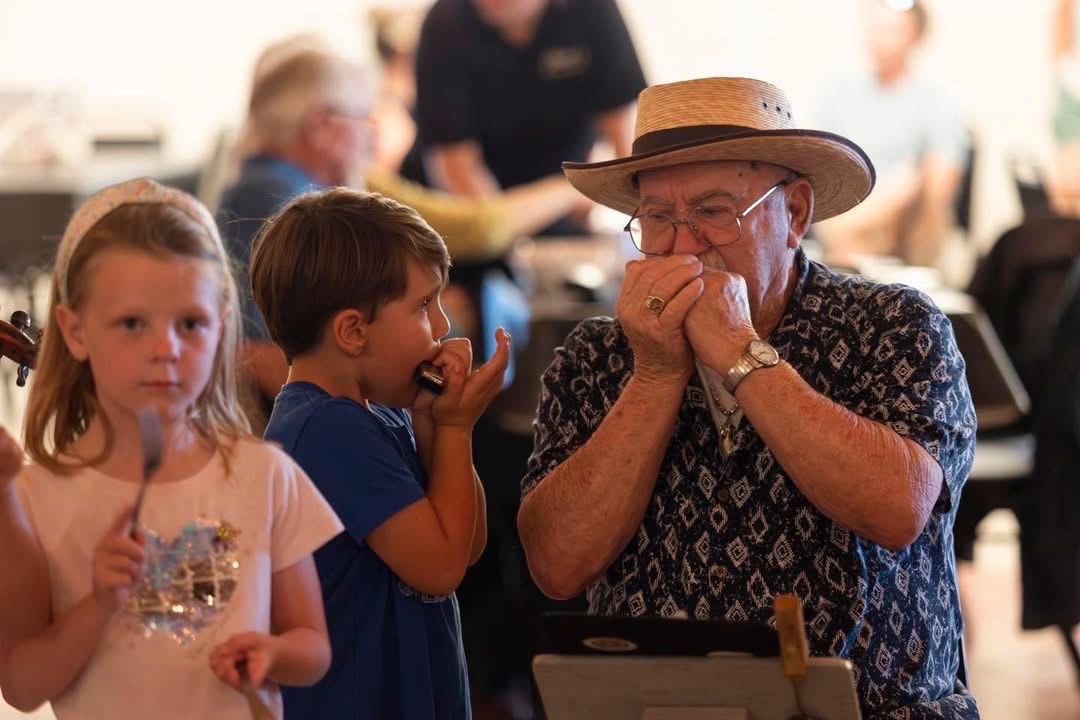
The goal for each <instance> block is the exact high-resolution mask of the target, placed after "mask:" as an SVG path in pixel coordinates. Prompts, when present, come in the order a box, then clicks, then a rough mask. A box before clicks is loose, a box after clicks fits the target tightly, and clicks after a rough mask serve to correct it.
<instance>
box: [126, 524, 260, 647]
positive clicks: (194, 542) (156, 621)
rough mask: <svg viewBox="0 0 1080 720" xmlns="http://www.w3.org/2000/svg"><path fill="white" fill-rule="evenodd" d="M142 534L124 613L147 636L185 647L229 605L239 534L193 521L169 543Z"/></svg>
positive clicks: (236, 570)
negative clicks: (141, 563)
mask: <svg viewBox="0 0 1080 720" xmlns="http://www.w3.org/2000/svg"><path fill="white" fill-rule="evenodd" d="M145 533H146V564H145V569H144V572H143V576H142V578H140V580H139V583H138V585H137V586H136V589H135V593H134V594H133V595H132V598H131V601H130V602H129V603H128V608H127V609H128V612H130V613H133V614H135V615H136V616H138V618H139V620H140V622H141V623H142V626H143V630H144V631H145V634H146V635H147V636H150V635H153V634H160V635H163V636H165V637H168V638H170V639H172V640H173V641H175V642H176V643H177V644H179V645H186V644H188V643H190V642H192V641H193V640H195V639H196V638H197V637H198V636H199V633H200V632H201V631H202V630H203V629H204V628H206V627H207V626H208V625H209V624H210V623H211V622H212V621H213V620H214V619H215V617H216V616H217V615H218V614H220V613H221V612H222V611H223V610H225V609H226V608H227V607H228V605H229V600H230V599H231V598H232V596H233V593H234V592H235V590H236V584H237V580H238V579H239V577H240V559H239V555H238V552H237V544H238V543H237V538H238V536H239V535H240V531H239V530H237V529H236V528H235V527H233V526H232V525H230V524H229V523H228V522H226V521H224V520H220V521H208V520H198V521H194V522H190V523H188V524H187V525H185V526H184V528H183V530H181V531H180V535H179V536H178V537H176V538H175V539H173V540H166V539H164V538H162V537H161V536H159V535H158V534H156V533H155V532H153V531H152V530H146V531H145Z"/></svg>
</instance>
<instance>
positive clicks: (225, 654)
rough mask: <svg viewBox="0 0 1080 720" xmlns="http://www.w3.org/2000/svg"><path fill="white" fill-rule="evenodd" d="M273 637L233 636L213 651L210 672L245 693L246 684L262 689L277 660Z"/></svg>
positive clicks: (249, 634)
mask: <svg viewBox="0 0 1080 720" xmlns="http://www.w3.org/2000/svg"><path fill="white" fill-rule="evenodd" d="M277 654H278V646H277V642H276V640H275V638H274V637H273V636H272V635H267V634H266V633H258V632H247V633H240V634H238V635H233V636H232V637H230V638H229V639H228V640H226V641H225V642H223V643H221V644H220V645H218V646H217V647H215V648H214V649H213V650H212V651H210V669H211V670H213V671H214V674H215V675H217V676H218V677H219V678H221V681H222V682H224V683H225V684H226V685H228V686H229V687H231V688H233V689H234V690H236V691H237V692H244V689H245V688H244V686H245V684H246V683H250V684H251V687H253V688H258V687H261V686H262V684H263V683H264V682H266V677H267V675H269V674H270V670H271V669H272V668H273V667H274V663H275V662H276V660H277Z"/></svg>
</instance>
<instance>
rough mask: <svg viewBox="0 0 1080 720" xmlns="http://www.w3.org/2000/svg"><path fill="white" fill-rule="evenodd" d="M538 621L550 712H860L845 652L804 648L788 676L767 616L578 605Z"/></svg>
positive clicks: (540, 677)
mask: <svg viewBox="0 0 1080 720" xmlns="http://www.w3.org/2000/svg"><path fill="white" fill-rule="evenodd" d="M544 624H545V625H546V627H545V630H546V631H547V632H544V633H542V635H541V637H543V638H544V639H545V645H544V648H543V649H542V651H541V653H540V654H538V655H536V656H535V657H534V658H533V674H534V675H535V677H536V684H537V688H538V689H539V692H540V697H541V700H542V702H543V705H544V711H545V713H546V714H547V717H548V720H609V719H611V720H614V719H616V718H618V719H619V720H627V719H632V720H792V719H793V718H820V719H822V720H824V719H828V720H859V718H860V717H861V716H860V712H859V701H858V697H857V695H856V692H855V679H854V676H853V675H852V670H851V665H850V664H849V663H848V662H847V661H846V660H842V659H840V658H816V657H815V658H809V661H808V663H807V672H806V675H805V677H803V678H802V679H800V680H797V681H792V680H789V679H788V678H787V677H785V675H784V672H783V669H782V667H781V659H780V651H779V644H778V642H777V638H776V633H775V631H773V630H772V629H771V628H770V627H768V626H767V625H758V624H753V623H731V622H723V621H699V620H667V619H660V618H612V617H591V616H581V615H551V616H547V617H545V618H544ZM796 691H797V694H798V698H797V697H796ZM800 706H801V708H802V714H800V710H799V708H800Z"/></svg>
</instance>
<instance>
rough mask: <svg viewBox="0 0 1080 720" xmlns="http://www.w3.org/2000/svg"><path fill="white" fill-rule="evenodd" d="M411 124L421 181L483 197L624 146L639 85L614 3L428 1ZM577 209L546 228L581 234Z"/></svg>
mask: <svg viewBox="0 0 1080 720" xmlns="http://www.w3.org/2000/svg"><path fill="white" fill-rule="evenodd" d="M416 63H417V72H416V76H417V119H418V127H419V139H418V142H419V143H420V144H421V150H422V157H423V164H424V170H425V176H426V178H425V179H426V181H427V182H428V183H429V184H430V185H432V186H433V187H439V188H442V189H444V190H448V191H450V192H453V193H457V194H461V195H469V196H473V197H484V196H490V195H493V194H495V193H497V192H499V191H500V189H505V188H512V187H515V186H518V185H521V184H522V183H527V182H531V181H534V180H536V179H538V178H542V177H544V176H546V175H549V174H551V173H555V172H559V169H560V164H561V163H562V162H563V161H564V160H571V161H584V160H586V159H588V157H589V155H590V153H591V152H592V151H593V146H594V144H595V143H596V141H597V140H598V139H600V140H603V141H605V142H606V143H607V145H609V146H610V150H609V151H610V152H614V154H615V155H624V154H626V153H627V152H628V151H629V144H630V137H631V134H632V131H633V125H634V100H635V98H636V97H637V94H638V92H640V91H641V90H642V88H644V87H645V77H644V74H643V73H642V71H641V65H640V63H639V62H638V58H637V53H636V51H635V50H634V45H633V43H632V41H631V40H630V35H629V33H628V32H627V29H626V25H625V23H624V22H623V19H622V16H621V15H620V14H619V9H618V7H617V6H616V4H615V0H436V2H435V4H434V5H433V6H432V8H431V10H430V12H429V13H428V15H427V17H426V18H425V20H424V24H423V28H422V30H421V33H420V45H419V47H418V49H417V55H416ZM586 230H587V227H586V225H585V223H584V213H577V214H575V215H573V216H567V217H564V218H562V219H561V220H560V221H559V222H557V223H553V224H552V225H550V226H548V227H547V228H544V230H543V231H542V233H541V234H545V235H581V234H584V233H585V232H586Z"/></svg>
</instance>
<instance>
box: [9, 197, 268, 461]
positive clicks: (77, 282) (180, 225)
mask: <svg viewBox="0 0 1080 720" xmlns="http://www.w3.org/2000/svg"><path fill="white" fill-rule="evenodd" d="M113 249H125V250H138V251H142V252H146V253H149V254H151V255H154V256H156V257H170V256H179V257H182V258H196V259H200V260H204V261H206V262H208V263H210V264H211V265H212V266H213V268H214V270H215V272H216V273H217V280H218V283H219V287H220V288H221V307H222V313H223V317H222V336H221V342H220V343H219V345H218V349H217V355H216V357H215V358H214V366H213V370H212V372H211V375H210V381H209V382H208V383H207V385H206V387H205V388H204V389H203V391H202V393H200V395H199V397H198V398H197V399H196V401H195V403H194V405H193V406H192V407H191V408H190V409H189V413H190V421H191V424H192V426H193V428H194V429H195V431H196V432H197V433H198V434H199V436H200V437H202V438H203V439H204V440H206V441H208V442H210V443H211V444H212V445H213V446H215V447H219V448H221V449H222V451H223V452H224V455H225V461H226V464H228V460H229V457H228V456H229V450H230V449H231V447H232V445H233V443H234V442H235V440H237V439H238V438H239V437H241V436H242V435H245V434H247V433H249V432H250V426H249V425H248V422H247V419H246V417H245V416H244V413H243V412H242V410H241V407H240V403H239V399H238V394H237V393H238V390H237V388H238V385H237V371H236V359H237V352H238V349H239V343H240V308H239V302H238V297H237V287H236V282H235V280H234V278H233V275H232V272H231V270H230V265H229V260H228V257H227V255H226V253H225V249H224V246H223V245H222V243H221V238H220V236H219V235H218V231H217V227H216V226H215V225H214V223H213V220H212V218H210V215H209V213H208V212H207V211H206V209H205V208H204V207H203V206H202V205H201V204H200V203H199V202H198V201H197V200H196V199H195V198H193V197H191V196H190V195H188V194H187V193H182V192H180V191H179V190H174V189H171V188H164V187H162V186H160V185H157V183H154V182H153V181H150V180H145V179H142V180H135V181H131V182H129V183H124V184H121V185H119V186H112V187H110V188H107V189H106V190H103V191H102V192H100V193H98V194H97V195H95V196H94V197H92V198H90V199H89V200H88V201H87V202H86V203H85V204H84V205H83V206H82V207H81V208H80V209H79V210H78V211H77V212H76V214H75V216H74V217H72V219H71V222H70V223H69V225H68V229H67V231H65V233H64V238H63V240H62V241H61V243H60V248H59V250H58V252H57V261H56V266H55V268H54V269H53V278H52V288H51V291H50V295H49V314H48V318H49V322H47V323H46V328H45V334H44V336H43V339H42V343H41V348H40V350H39V352H38V356H37V362H36V364H35V370H34V382H33V384H32V386H31V389H30V397H29V401H28V405H27V412H26V423H25V427H24V432H23V439H24V443H25V446H26V450H27V452H28V453H29V454H30V457H31V458H33V460H34V461H35V462H37V463H39V464H40V465H42V466H44V467H46V468H48V469H49V470H51V471H53V472H57V473H70V472H75V471H77V470H79V469H80V468H82V467H85V466H87V465H95V464H97V463H99V462H101V461H103V460H104V459H105V458H106V457H107V456H108V454H109V452H110V451H111V449H112V445H113V430H112V427H111V426H110V425H109V422H108V418H106V417H105V416H104V415H102V417H101V420H102V422H103V425H104V429H105V446H104V448H103V449H102V451H101V453H100V454H99V455H98V456H96V457H93V458H88V459H83V460H81V461H78V462H71V461H67V460H61V456H62V455H64V453H65V451H66V450H67V449H68V448H69V447H70V446H71V444H72V443H73V442H74V441H75V440H76V439H77V438H78V437H79V436H80V435H81V434H82V433H84V432H86V430H87V428H89V426H90V423H91V421H92V420H93V419H94V418H95V417H96V416H97V415H98V413H99V412H100V411H101V407H100V405H99V403H98V400H97V395H96V393H95V391H94V378H93V375H92V373H91V371H90V365H89V362H80V361H78V360H76V359H75V357H74V356H72V354H71V352H70V351H69V350H68V347H67V344H66V343H65V342H64V338H63V336H62V335H61V334H60V332H59V330H58V329H57V328H56V327H55V325H54V321H55V316H56V307H57V305H60V304H65V305H67V306H69V307H71V308H72V309H74V310H79V309H80V307H81V306H82V304H83V303H84V302H85V300H86V294H87V288H88V285H89V283H88V280H89V277H90V270H91V264H92V262H93V259H94V258H95V257H97V256H98V255H100V254H101V253H102V252H105V251H107V250H113Z"/></svg>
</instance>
